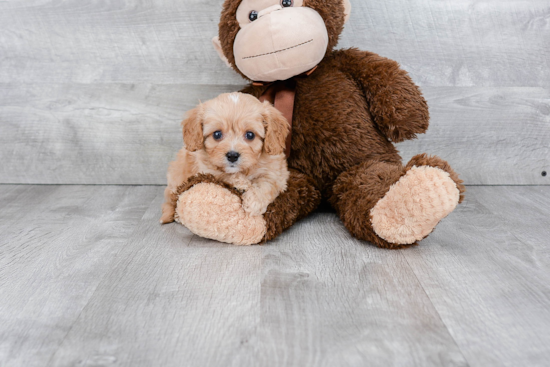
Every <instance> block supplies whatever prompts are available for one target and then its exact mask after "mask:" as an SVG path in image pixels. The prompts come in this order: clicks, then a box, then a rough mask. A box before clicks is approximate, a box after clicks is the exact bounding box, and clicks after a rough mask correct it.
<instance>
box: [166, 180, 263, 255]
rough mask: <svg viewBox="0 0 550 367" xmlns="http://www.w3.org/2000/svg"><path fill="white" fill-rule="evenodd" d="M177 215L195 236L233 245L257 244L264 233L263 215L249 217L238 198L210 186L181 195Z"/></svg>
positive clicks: (212, 185)
mask: <svg viewBox="0 0 550 367" xmlns="http://www.w3.org/2000/svg"><path fill="white" fill-rule="evenodd" d="M176 214H177V218H178V221H179V222H180V223H181V224H183V225H184V226H186V227H187V228H189V230H190V231H191V232H193V233H195V234H196V235H198V236H201V237H204V238H209V239H212V240H216V241H220V242H226V243H232V244H234V245H253V244H256V243H259V242H260V241H261V240H262V239H263V237H264V235H265V232H266V223H265V220H264V218H263V217H262V216H256V217H251V216H250V215H249V214H248V213H246V212H245V211H244V210H243V208H242V205H241V199H240V198H239V197H238V196H236V195H234V194H233V193H231V192H230V191H229V190H227V189H225V188H223V187H221V186H218V185H216V184H212V183H201V184H198V185H195V186H193V187H192V188H191V189H189V190H187V191H186V192H184V193H183V194H181V195H180V197H179V200H178V204H177V208H176Z"/></svg>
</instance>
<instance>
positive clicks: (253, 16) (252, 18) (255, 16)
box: [248, 10, 258, 22]
mask: <svg viewBox="0 0 550 367" xmlns="http://www.w3.org/2000/svg"><path fill="white" fill-rule="evenodd" d="M248 19H250V21H251V22H253V21H255V20H256V19H258V12H257V11H256V10H252V11H251V12H250V14H248Z"/></svg>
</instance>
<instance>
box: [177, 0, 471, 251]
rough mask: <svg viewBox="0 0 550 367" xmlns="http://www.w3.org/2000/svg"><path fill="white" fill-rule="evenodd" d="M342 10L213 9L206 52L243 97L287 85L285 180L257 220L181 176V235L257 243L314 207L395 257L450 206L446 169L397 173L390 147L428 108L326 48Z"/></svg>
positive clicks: (282, 1)
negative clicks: (226, 69)
mask: <svg viewBox="0 0 550 367" xmlns="http://www.w3.org/2000/svg"><path fill="white" fill-rule="evenodd" d="M350 10H351V6H350V3H349V0H226V1H225V3H224V5H223V11H222V14H221V21H220V24H219V37H216V38H214V46H215V48H216V50H217V51H218V53H219V54H220V56H221V57H222V59H223V60H224V61H225V62H226V63H227V64H228V65H229V66H230V67H231V68H233V69H234V70H235V71H236V72H238V73H239V74H241V75H242V76H243V77H244V78H246V79H247V80H249V81H251V82H253V83H251V84H250V86H248V87H247V88H245V89H244V90H243V92H245V93H249V94H252V95H254V96H256V97H258V98H260V97H262V96H265V95H266V93H268V92H269V91H271V92H270V93H276V92H273V91H277V90H280V89H281V88H279V86H281V85H285V86H287V85H290V86H291V87H290V88H292V92H293V93H295V94H293V98H294V105H293V108H292V106H291V112H293V115H292V135H291V145H290V151H289V152H287V153H289V154H290V155H289V158H288V166H289V169H290V172H291V173H290V179H289V182H288V189H287V190H286V191H285V192H284V193H282V194H281V195H279V197H278V198H277V199H275V201H274V202H273V203H272V204H271V205H270V206H269V207H268V209H267V212H266V213H265V214H264V215H263V216H260V217H251V216H249V215H248V214H247V213H245V212H244V211H243V209H242V207H241V201H240V196H239V195H240V193H239V192H238V191H236V190H233V189H232V188H231V187H227V185H225V184H223V183H221V182H217V181H216V180H215V179H214V178H213V177H211V176H205V175H199V176H197V177H194V178H192V179H191V180H190V181H189V182H187V183H186V184H185V185H184V186H183V187H181V189H180V196H179V200H178V206H177V210H176V213H177V220H178V221H180V222H181V223H182V224H184V225H185V226H186V227H188V228H189V229H190V230H191V231H192V232H194V233H196V234H198V235H200V236H203V237H207V238H211V239H216V240H219V241H223V242H228V243H233V244H237V245H248V244H255V243H260V242H263V241H267V240H271V239H273V238H275V237H276V236H278V235H279V234H281V233H282V232H283V231H284V230H285V229H287V228H289V227H290V226H292V225H293V224H294V223H295V222H296V221H298V220H299V219H301V218H303V217H305V216H307V215H308V214H309V213H311V212H312V211H313V210H315V209H316V208H317V207H318V205H319V204H320V202H321V201H322V200H325V201H328V202H329V203H330V204H331V205H332V206H333V207H334V208H335V209H336V211H337V213H338V215H339V216H340V218H341V220H342V222H343V223H344V225H345V226H346V228H347V229H348V230H349V232H350V233H351V234H352V235H353V236H355V237H356V238H359V239H362V240H367V241H370V242H372V243H374V244H375V245H377V246H379V247H385V248H402V247H405V246H409V245H412V244H415V243H416V242H417V241H420V240H422V239H423V238H425V237H426V236H427V235H428V234H430V233H431V232H432V231H433V229H434V228H435V226H436V225H437V224H438V223H439V222H440V221H441V220H442V219H443V218H444V217H446V216H447V215H448V214H449V213H450V212H452V211H453V210H454V208H455V207H456V205H457V204H458V203H459V202H461V201H462V199H463V192H464V186H463V185H462V181H461V180H460V179H459V178H458V175H457V174H456V173H455V172H454V171H453V170H452V168H451V167H450V166H449V164H448V163H447V162H445V161H443V160H442V159H440V158H438V157H435V156H432V157H430V156H427V155H425V154H421V155H417V156H415V157H413V158H412V159H411V160H410V162H408V163H407V164H406V165H403V164H402V161H401V157H400V156H399V154H398V152H397V150H396V149H395V147H394V145H393V143H397V142H401V141H404V140H407V139H413V138H415V137H416V134H421V133H424V132H425V131H426V129H427V128H428V121H429V114H428V106H427V104H426V101H425V100H424V98H423V97H422V94H421V92H420V90H419V89H418V87H417V86H416V85H415V84H414V83H413V81H412V80H411V78H410V77H409V76H408V74H407V73H406V72H405V71H403V70H401V69H400V68H399V65H398V64H397V63H396V62H395V61H392V60H389V59H386V58H383V57H381V56H378V55H376V54H374V53H371V52H366V51H359V50H357V49H353V48H352V49H347V50H334V47H335V46H336V44H337V42H338V38H339V35H340V33H341V32H342V29H343V27H344V24H345V22H346V21H347V18H348V17H349V14H350ZM283 81H284V82H283ZM276 107H277V105H276ZM287 108H288V106H287Z"/></svg>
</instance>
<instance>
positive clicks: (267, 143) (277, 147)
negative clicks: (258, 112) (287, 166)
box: [263, 101, 290, 155]
mask: <svg viewBox="0 0 550 367" xmlns="http://www.w3.org/2000/svg"><path fill="white" fill-rule="evenodd" d="M263 115H264V127H265V139H264V150H265V152H266V153H267V154H270V155H278V154H283V153H284V152H285V148H286V137H287V135H288V133H289V130H290V125H289V124H288V121H287V120H286V119H285V117H284V116H283V114H282V113H281V112H279V110H277V109H276V108H275V107H273V106H272V105H271V103H269V102H267V101H265V102H264V114H263Z"/></svg>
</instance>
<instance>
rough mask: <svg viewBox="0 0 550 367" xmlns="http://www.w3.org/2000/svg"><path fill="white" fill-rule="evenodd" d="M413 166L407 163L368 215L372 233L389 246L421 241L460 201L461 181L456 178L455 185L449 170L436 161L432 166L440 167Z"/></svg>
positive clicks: (419, 159)
mask: <svg viewBox="0 0 550 367" xmlns="http://www.w3.org/2000/svg"><path fill="white" fill-rule="evenodd" d="M415 158H416V159H417V160H418V161H421V160H422V159H421V158H424V159H428V160H431V159H437V160H439V158H437V157H433V158H426V157H425V156H424V157H419V158H417V157H415ZM415 158H413V160H415ZM440 161H441V162H444V161H442V160H440ZM414 163H415V162H413V161H411V162H410V163H409V165H408V166H407V172H406V174H405V175H403V176H402V177H401V178H400V179H399V181H397V182H396V183H395V184H393V185H392V186H391V188H390V190H389V191H388V192H387V193H386V195H385V196H384V197H383V198H382V199H381V200H380V201H378V203H377V204H376V205H375V206H374V208H372V210H371V212H370V214H371V223H372V227H373V229H374V231H375V232H376V234H377V235H378V236H379V237H381V238H382V239H384V240H386V241H388V242H390V243H394V244H403V245H409V244H413V243H415V242H416V241H420V240H421V239H423V238H425V237H426V236H428V235H429V234H430V233H431V232H432V231H433V230H434V228H435V227H436V225H437V224H438V223H439V222H440V221H441V220H442V219H443V218H445V217H446V216H447V215H449V213H451V212H452V211H453V210H454V209H455V208H456V206H457V204H458V203H459V202H460V201H461V199H462V196H461V193H462V192H463V191H464V186H462V181H458V176H457V177H456V180H457V181H458V182H455V180H454V179H453V178H454V176H456V174H454V172H453V171H452V170H451V169H450V167H449V170H450V171H449V172H448V171H447V170H446V169H445V167H443V166H441V164H437V162H434V163H436V164H433V165H434V166H438V165H439V166H440V167H432V166H431V165H429V164H430V163H431V162H425V163H424V162H422V163H424V164H428V165H421V166H416V165H414ZM417 163H420V162H417ZM444 163H445V164H446V162H444ZM451 175H453V177H451Z"/></svg>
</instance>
